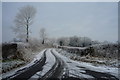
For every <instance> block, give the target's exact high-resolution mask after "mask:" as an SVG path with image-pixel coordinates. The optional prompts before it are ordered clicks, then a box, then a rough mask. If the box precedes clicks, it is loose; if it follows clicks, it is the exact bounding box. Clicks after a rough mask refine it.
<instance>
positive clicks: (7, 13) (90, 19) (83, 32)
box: [2, 2, 118, 42]
mask: <svg viewBox="0 0 120 80" xmlns="http://www.w3.org/2000/svg"><path fill="white" fill-rule="evenodd" d="M25 5H32V6H34V7H35V8H36V9H37V14H36V17H35V19H34V23H33V25H32V26H30V30H31V31H32V33H31V36H33V37H37V38H38V37H39V31H40V28H42V27H45V28H46V30H47V33H48V36H49V37H56V38H57V37H62V36H66V37H68V36H74V35H77V36H82V37H83V36H87V37H90V38H91V39H93V40H99V41H104V40H108V41H111V42H114V41H117V39H118V11H117V10H118V4H117V2H104V3H103V2H76V3H75V2H64V3H62V2H58V3H57V2H46V3H45V2H37V3H33V2H32V3H29V2H28V3H27V2H26V3H25V2H24V3H22V2H21V3H20V2H19V3H15V2H14V3H12V2H8V3H5V2H3V3H2V28H3V30H2V31H3V32H2V33H3V35H2V37H3V42H4V41H9V40H12V39H13V38H14V37H15V35H14V33H13V32H12V30H11V28H10V27H11V26H14V23H13V20H14V19H15V16H16V14H17V12H18V9H19V8H21V7H23V6H25Z"/></svg>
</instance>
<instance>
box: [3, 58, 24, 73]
mask: <svg viewBox="0 0 120 80" xmlns="http://www.w3.org/2000/svg"><path fill="white" fill-rule="evenodd" d="M23 64H25V62H24V61H21V60H10V61H8V60H7V61H4V62H2V72H3V73H5V72H7V71H10V70H12V69H14V68H17V67H19V66H21V65H23Z"/></svg>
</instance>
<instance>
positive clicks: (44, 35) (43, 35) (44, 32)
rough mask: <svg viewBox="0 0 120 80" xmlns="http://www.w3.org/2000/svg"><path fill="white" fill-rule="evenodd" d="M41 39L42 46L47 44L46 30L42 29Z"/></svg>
mask: <svg viewBox="0 0 120 80" xmlns="http://www.w3.org/2000/svg"><path fill="white" fill-rule="evenodd" d="M40 38H41V39H42V44H44V43H45V40H46V39H47V34H46V30H45V28H41V29H40Z"/></svg>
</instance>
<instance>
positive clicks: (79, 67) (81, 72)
mask: <svg viewBox="0 0 120 80" xmlns="http://www.w3.org/2000/svg"><path fill="white" fill-rule="evenodd" d="M54 53H56V55H58V56H59V57H60V58H61V59H62V60H64V62H65V63H66V65H67V66H68V70H69V76H72V77H78V78H89V79H90V78H94V77H93V76H92V75H88V74H86V70H91V71H95V72H101V73H107V74H111V75H113V76H115V77H117V78H119V76H118V68H115V67H109V66H105V65H104V66H101V65H99V66H94V65H92V64H91V63H86V62H81V61H74V60H71V59H70V58H68V56H67V57H65V56H64V55H61V53H58V52H57V51H56V50H55V49H54Z"/></svg>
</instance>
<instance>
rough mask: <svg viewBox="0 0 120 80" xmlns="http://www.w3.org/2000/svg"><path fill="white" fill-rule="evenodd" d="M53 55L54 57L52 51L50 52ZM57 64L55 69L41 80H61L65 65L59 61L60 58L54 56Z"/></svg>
mask: <svg viewBox="0 0 120 80" xmlns="http://www.w3.org/2000/svg"><path fill="white" fill-rule="evenodd" d="M50 52H51V54H53V55H54V53H53V52H52V50H51V51H50ZM54 57H55V59H56V62H55V64H54V65H53V67H52V68H51V69H50V70H49V71H48V72H47V73H46V74H45V75H44V76H43V77H42V78H40V79H39V80H50V79H54V80H56V79H57V80H59V77H60V76H61V74H62V71H63V68H64V66H63V65H64V64H63V61H62V60H61V59H59V58H58V57H56V56H55V55H54Z"/></svg>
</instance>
